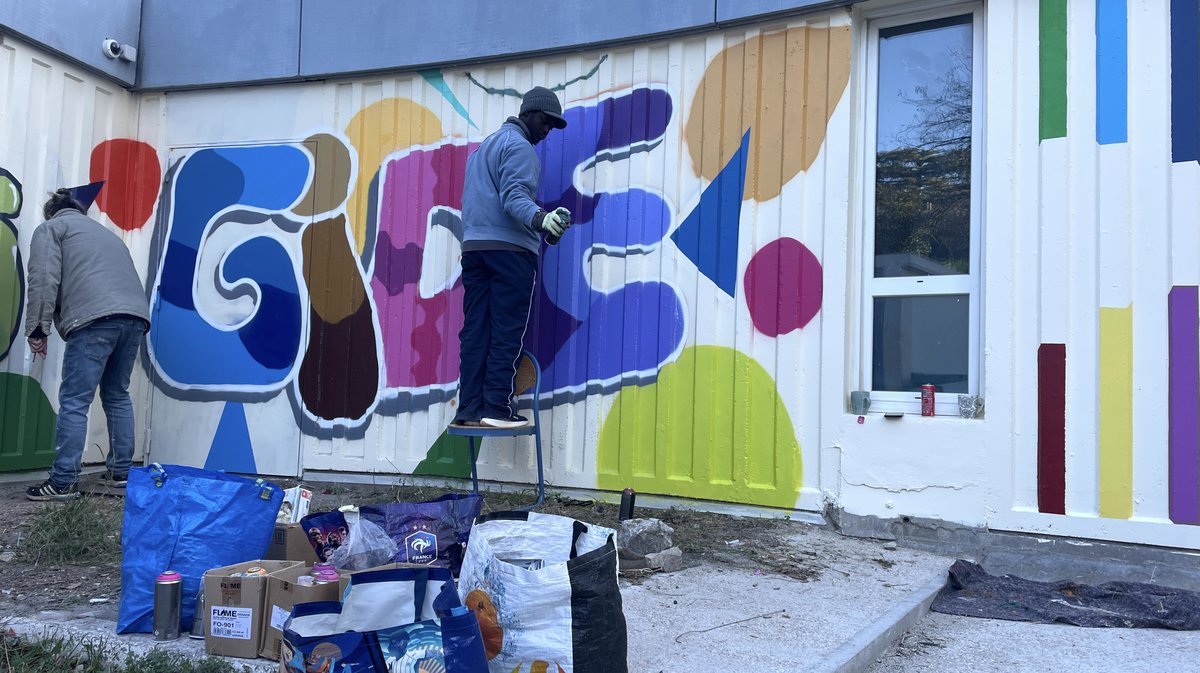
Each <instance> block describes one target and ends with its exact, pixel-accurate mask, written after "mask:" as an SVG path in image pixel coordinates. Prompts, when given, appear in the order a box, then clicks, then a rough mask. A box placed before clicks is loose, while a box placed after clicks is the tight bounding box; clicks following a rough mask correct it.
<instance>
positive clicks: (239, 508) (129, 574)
mask: <svg viewBox="0 0 1200 673" xmlns="http://www.w3.org/2000/svg"><path fill="white" fill-rule="evenodd" d="M282 502H283V489H281V488H279V487H278V486H276V485H275V484H272V483H270V482H267V481H264V480H262V479H257V480H256V479H249V478H246V477H238V476H234V475H231V474H225V473H223V472H213V471H210V470H202V469H199V468H195V467H185V466H183V465H160V464H158V463H154V464H153V465H149V466H147V467H139V468H134V469H132V470H130V471H129V484H128V485H127V486H126V487H125V520H124V524H123V527H122V530H121V553H122V558H121V603H120V607H119V609H118V613H117V633H150V632H151V631H152V630H153V617H154V580H155V578H156V577H157V576H158V575H159V573H162V572H163V571H164V570H175V571H177V572H179V573H180V574H182V575H183V610H182V612H181V614H182V620H181V626H180V628H181V629H183V630H185V631H186V630H188V629H190V628H191V625H192V616H193V613H194V612H195V607H196V591H197V590H198V589H199V588H200V582H201V578H202V577H203V575H204V572H205V571H207V570H210V569H212V568H219V567H221V566H227V565H231V564H234V563H241V562H243V561H251V560H254V559H260V558H262V557H263V556H265V555H266V551H267V547H268V546H269V545H270V544H271V535H272V533H273V532H274V530H275V517H276V515H277V514H278V513H279V506H280V504H282Z"/></svg>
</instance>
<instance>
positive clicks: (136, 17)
mask: <svg viewBox="0 0 1200 673" xmlns="http://www.w3.org/2000/svg"><path fill="white" fill-rule="evenodd" d="M141 15H142V2H141V0H105V2H79V1H78V0H37V1H36V2H5V3H3V4H0V34H9V35H14V36H16V37H21V38H23V39H25V40H28V41H30V42H31V43H33V44H37V45H39V46H40V47H41V48H43V49H49V50H50V51H52V52H55V53H56V54H58V55H60V56H64V57H66V58H68V59H71V60H72V61H74V64H73V65H72V67H73V68H77V67H78V65H83V66H84V67H85V69H90V70H91V71H94V72H96V73H99V74H102V75H105V76H107V77H110V78H112V79H113V80H115V81H117V82H120V83H121V84H123V85H125V86H132V85H133V84H134V81H135V79H136V77H137V63H136V62H135V61H132V60H124V59H113V58H109V57H108V56H105V55H104V52H103V50H102V49H101V46H102V43H103V42H104V40H105V39H107V38H112V39H114V40H116V41H117V42H119V43H120V44H128V45H131V46H132V47H134V48H135V49H136V48H138V46H139V44H140V41H139V32H140V28H141Z"/></svg>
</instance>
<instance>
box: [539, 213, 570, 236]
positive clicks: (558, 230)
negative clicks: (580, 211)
mask: <svg viewBox="0 0 1200 673" xmlns="http://www.w3.org/2000/svg"><path fill="white" fill-rule="evenodd" d="M570 226H571V211H569V210H567V209H566V208H556V209H555V210H554V211H553V212H549V213H546V216H545V217H543V218H542V231H544V232H546V236H547V237H550V238H553V239H555V240H557V239H559V238H562V235H563V232H564V231H566V230H567V227H570Z"/></svg>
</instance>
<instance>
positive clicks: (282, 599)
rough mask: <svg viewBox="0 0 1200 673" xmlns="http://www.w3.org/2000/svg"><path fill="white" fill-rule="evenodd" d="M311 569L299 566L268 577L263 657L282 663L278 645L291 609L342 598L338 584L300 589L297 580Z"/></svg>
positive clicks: (263, 629)
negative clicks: (301, 605) (300, 605)
mask: <svg viewBox="0 0 1200 673" xmlns="http://www.w3.org/2000/svg"><path fill="white" fill-rule="evenodd" d="M311 571H312V566H307V565H298V566H292V567H291V568H284V569H283V570H276V571H275V572H273V573H271V574H270V575H268V576H267V598H266V601H265V602H264V603H263V611H262V634H263V635H262V647H261V648H260V649H259V651H258V653H259V655H260V656H263V657H266V658H268V659H274V660H275V661H279V646H280V644H281V643H282V642H283V624H284V622H286V621H287V618H288V615H290V614H291V612H292V607H293V606H295V605H296V604H298V603H315V602H316V601H336V600H339V599H340V598H341V593H340V592H339V591H338V585H336V584H316V585H313V586H307V587H306V586H301V585H299V584H296V578H297V577H300V576H301V575H307V574H308V573H309V572H311Z"/></svg>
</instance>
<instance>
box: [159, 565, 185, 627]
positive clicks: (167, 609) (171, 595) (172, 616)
mask: <svg viewBox="0 0 1200 673" xmlns="http://www.w3.org/2000/svg"><path fill="white" fill-rule="evenodd" d="M182 608H183V575H180V574H179V573H177V572H175V571H174V570H166V571H164V572H163V573H162V574H161V575H159V576H158V578H157V579H155V581H154V639H155V640H175V639H176V638H178V637H179V620H180V617H181V611H182Z"/></svg>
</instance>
